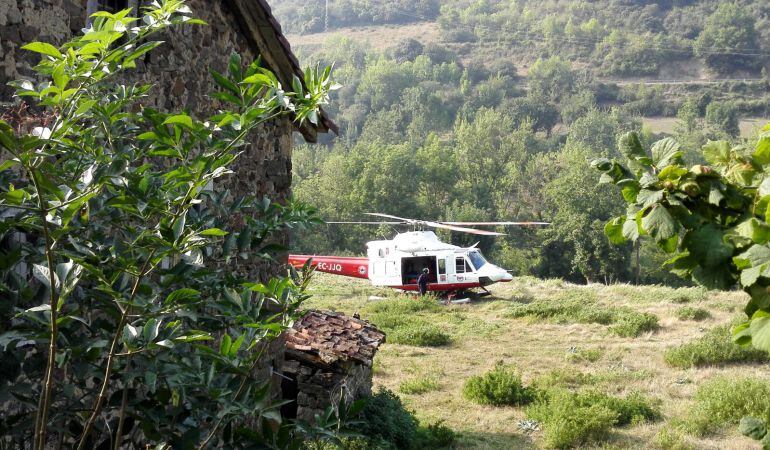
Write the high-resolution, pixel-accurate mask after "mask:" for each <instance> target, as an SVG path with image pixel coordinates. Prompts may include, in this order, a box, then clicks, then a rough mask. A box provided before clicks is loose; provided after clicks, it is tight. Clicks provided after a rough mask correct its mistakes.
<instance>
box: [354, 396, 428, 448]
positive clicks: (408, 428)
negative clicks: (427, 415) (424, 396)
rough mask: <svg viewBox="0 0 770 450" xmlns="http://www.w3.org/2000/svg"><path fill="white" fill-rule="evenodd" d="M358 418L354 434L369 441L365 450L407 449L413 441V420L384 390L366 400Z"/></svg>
mask: <svg viewBox="0 0 770 450" xmlns="http://www.w3.org/2000/svg"><path fill="white" fill-rule="evenodd" d="M360 418H361V420H362V422H361V424H360V425H359V426H358V427H357V428H356V432H357V433H359V434H361V435H363V436H366V437H367V438H368V439H369V440H370V443H371V444H373V445H372V446H371V447H369V448H372V447H373V448H393V449H408V448H412V445H413V443H414V442H415V438H416V437H417V431H418V425H419V423H418V421H417V419H416V418H415V417H414V415H412V413H411V412H410V411H408V410H407V409H406V408H405V407H404V405H403V403H401V399H400V398H398V396H397V395H396V394H394V393H393V392H392V391H390V390H388V389H385V388H380V389H379V390H378V391H377V393H376V394H374V395H373V396H371V397H370V398H369V399H368V400H367V402H366V404H365V405H364V407H363V409H362V410H361V414H360Z"/></svg>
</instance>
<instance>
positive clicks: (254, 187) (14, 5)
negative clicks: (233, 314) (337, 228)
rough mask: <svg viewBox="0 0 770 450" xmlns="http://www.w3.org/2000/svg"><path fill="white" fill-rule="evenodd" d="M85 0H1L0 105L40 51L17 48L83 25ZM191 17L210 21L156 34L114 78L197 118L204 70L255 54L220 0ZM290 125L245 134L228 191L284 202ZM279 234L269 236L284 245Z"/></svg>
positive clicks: (202, 106)
mask: <svg viewBox="0 0 770 450" xmlns="http://www.w3.org/2000/svg"><path fill="white" fill-rule="evenodd" d="M85 3H86V1H85V0H0V106H2V104H3V103H8V102H10V101H11V100H12V99H11V95H12V90H11V88H10V87H8V86H6V84H7V82H8V81H11V80H14V79H17V78H19V77H31V76H33V73H32V71H31V69H30V68H31V67H32V66H34V65H35V64H36V63H37V61H38V59H39V56H38V55H36V54H33V53H31V52H27V51H24V50H21V49H20V47H21V46H22V45H24V44H25V43H27V42H30V41H35V40H39V41H46V42H52V43H54V44H61V43H63V42H65V41H66V40H68V39H69V38H70V37H71V36H73V35H74V34H75V33H79V32H80V30H81V28H83V27H84V26H85V23H86V12H85ZM188 5H189V6H190V8H191V9H192V10H193V12H194V14H195V16H196V17H198V18H200V19H203V20H204V21H206V22H207V23H208V24H209V26H183V27H179V28H175V29H173V30H171V31H169V32H168V33H167V35H166V36H164V37H163V38H162V39H163V40H164V41H166V42H165V43H164V44H163V45H162V46H161V47H159V48H158V49H156V50H154V51H153V52H151V53H150V54H148V55H147V56H146V57H145V58H144V59H143V60H141V61H137V63H138V64H137V66H138V67H137V70H136V71H134V72H131V73H130V74H129V75H127V76H125V77H124V78H123V79H122V80H120V82H125V83H133V82H139V83H148V84H151V85H152V86H153V90H152V95H151V98H150V100H149V102H148V105H147V106H152V107H155V108H158V109H160V110H163V111H180V110H186V111H188V112H190V113H191V114H193V115H195V116H197V117H199V118H204V117H207V116H208V115H211V114H213V113H215V112H216V110H217V109H218V107H219V103H218V101H217V100H214V99H211V98H209V97H208V93H210V92H213V91H214V89H215V85H214V83H213V81H212V80H211V76H210V75H209V69H210V68H213V69H215V70H217V71H219V72H225V71H226V68H227V62H228V59H229V56H230V54H231V53H232V52H233V51H236V52H238V53H240V54H241V55H242V57H243V60H244V61H251V60H253V59H254V57H255V56H256V55H255V54H254V52H253V51H252V50H251V48H250V47H249V45H248V43H247V41H246V40H245V39H244V37H243V36H242V34H241V31H240V29H239V27H238V24H237V21H236V18H235V16H234V15H233V13H232V11H230V10H229V9H228V8H227V7H226V6H225V5H224V4H223V2H222V1H212V0H189V1H188ZM292 131H293V127H292V124H291V122H290V120H289V119H286V118H284V119H279V120H276V121H273V122H271V123H268V124H266V125H264V126H262V127H261V128H260V129H258V130H257V131H256V132H255V133H254V135H253V136H250V140H251V142H252V144H251V145H250V146H248V147H247V148H245V149H244V153H243V154H242V155H241V157H240V159H239V160H238V162H237V164H236V167H235V172H236V173H235V175H232V176H230V177H229V179H228V180H225V181H224V182H222V188H223V189H224V188H226V189H230V190H231V192H233V194H234V195H236V196H240V195H255V196H258V197H262V196H268V197H269V198H271V199H272V200H278V201H280V200H283V199H285V198H286V197H287V196H288V195H289V192H290V188H291V149H292ZM286 239H287V237H286V236H280V237H278V238H277V239H276V240H277V241H279V242H285V241H286ZM237 264H238V267H237V268H236V270H237V272H238V273H241V274H246V275H248V276H249V277H251V278H252V279H255V280H257V279H265V278H266V277H267V276H270V275H275V274H277V273H279V272H281V271H282V270H281V268H280V265H278V264H275V263H272V264H271V263H265V262H251V261H243V260H240V261H239V262H238V263H237Z"/></svg>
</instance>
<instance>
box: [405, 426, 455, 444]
mask: <svg viewBox="0 0 770 450" xmlns="http://www.w3.org/2000/svg"><path fill="white" fill-rule="evenodd" d="M456 439H457V433H455V432H454V431H453V430H452V429H451V428H449V427H448V426H446V425H444V423H443V422H442V421H439V422H437V423H433V424H430V425H428V426H426V427H423V426H421V427H420V428H419V430H417V441H416V442H415V445H414V447H413V448H415V449H433V450H437V449H443V448H450V447H452V444H454V442H455V440H456Z"/></svg>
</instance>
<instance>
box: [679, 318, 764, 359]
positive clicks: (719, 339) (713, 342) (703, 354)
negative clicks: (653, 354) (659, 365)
mask: <svg viewBox="0 0 770 450" xmlns="http://www.w3.org/2000/svg"><path fill="white" fill-rule="evenodd" d="M664 358H665V360H666V364H668V365H670V366H673V367H680V368H683V369H685V368H689V367H702V366H719V365H725V364H746V363H762V362H767V361H770V356H768V354H767V352H765V351H764V350H758V349H755V348H746V347H742V346H740V345H738V344H736V343H735V342H733V341H732V339H731V338H730V327H729V326H727V325H725V326H719V327H716V328H713V329H711V330H709V331H708V332H706V334H704V335H703V336H701V337H698V338H695V339H693V340H692V341H690V342H685V343H684V344H681V345H678V346H675V347H671V348H669V349H668V350H666V353H665V356H664Z"/></svg>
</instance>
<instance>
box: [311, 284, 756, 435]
mask: <svg viewBox="0 0 770 450" xmlns="http://www.w3.org/2000/svg"><path fill="white" fill-rule="evenodd" d="M312 292H313V294H314V297H313V299H312V300H311V302H310V304H309V306H310V307H316V308H326V309H335V310H340V311H344V312H347V313H354V312H358V313H359V314H361V316H362V318H364V319H368V320H371V321H372V322H373V323H375V324H377V325H379V326H380V327H382V328H384V329H385V330H386V331H388V343H387V344H385V345H384V346H383V347H382V348H381V350H380V352H379V353H378V355H377V357H376V360H375V379H374V381H375V384H376V385H377V386H384V387H387V388H389V389H391V390H393V391H394V392H396V393H398V394H399V396H400V397H401V398H402V399H403V400H404V401H405V402H406V405H407V406H408V407H409V408H411V409H414V410H415V411H416V413H417V415H418V417H420V418H421V420H422V421H424V422H426V423H434V422H437V421H444V423H445V424H446V425H448V426H450V427H451V428H452V429H453V430H455V431H456V432H458V433H459V437H458V440H457V445H456V448H468V449H508V448H540V447H544V446H546V444H547V443H549V442H551V441H549V439H553V436H552V434H553V433H555V432H556V431H555V430H557V429H558V430H561V429H560V428H558V425H553V424H552V425H551V426H550V427H549V424H548V423H544V422H543V421H542V420H541V421H535V422H533V421H532V420H533V419H532V418H531V416H533V415H536V414H537V411H536V410H535V408H534V407H532V405H531V404H530V405H529V406H518V407H515V406H500V407H496V406H484V405H479V404H477V403H475V402H474V401H472V400H469V399H468V398H466V397H465V396H464V395H463V394H462V391H463V387H464V385H465V383H466V382H467V380H468V379H469V378H471V377H473V376H476V375H482V374H484V373H485V372H487V371H488V370H490V369H492V368H493V367H495V365H496V364H498V363H499V362H502V363H503V364H505V365H510V366H511V367H514V368H515V370H516V371H517V372H518V373H519V374H520V376H521V378H522V381H523V384H524V385H525V386H530V387H538V388H539V389H546V390H547V389H556V390H558V389H562V388H563V389H567V390H568V391H570V392H577V393H581V392H583V393H585V392H591V393H592V394H590V395H593V396H597V395H599V394H602V395H603V394H608V395H610V396H613V397H617V398H637V397H634V395H637V396H640V398H644V399H646V400H645V401H646V402H647V403H649V405H651V406H652V407H653V408H658V409H659V412H660V418H659V419H653V420H649V421H643V420H640V419H639V420H637V422H638V423H632V424H629V425H623V426H613V427H611V428H610V429H609V431H608V432H607V433H606V434H604V435H602V436H601V437H599V438H596V439H593V440H591V441H589V442H587V443H586V444H585V445H586V446H587V447H589V448H623V449H625V448H639V449H640V448H661V449H664V448H665V449H667V448H682V449H684V448H722V449H748V448H754V447H755V444H754V443H753V442H752V441H750V440H748V439H746V438H744V437H742V436H739V435H738V433H737V427H736V425H735V423H736V422H735V420H733V419H730V418H727V419H724V418H723V417H722V416H720V418H718V420H717V419H713V417H715V416H717V415H718V414H717V413H718V412H719V411H722V410H723V409H727V408H728V407H727V406H726V405H725V404H723V403H720V402H719V401H715V400H714V399H713V398H712V397H714V393H713V392H712V391H714V390H717V391H719V389H721V391H719V392H717V394H718V395H716V397H719V396H721V397H719V398H728V397H730V394H729V393H728V394H726V393H725V392H724V387H723V386H724V383H725V381H724V379H723V378H722V377H726V379H727V380H732V383H733V384H732V385H730V386H731V387H730V388H729V389H730V390H735V391H738V390H740V389H741V387H742V386H744V385H745V386H746V388H747V389H750V388H752V386H753V385H751V381H746V380H742V378H743V377H746V376H749V377H754V378H756V379H758V380H760V382H763V381H761V380H767V379H768V377H770V366H768V364H767V363H751V362H744V363H731V362H725V361H723V362H722V363H718V362H716V361H718V359H719V355H721V356H722V357H725V355H732V356H729V357H725V358H726V359H730V358H732V359H739V358H738V357H737V356H736V354H734V353H730V352H729V351H727V350H726V349H728V348H729V347H731V344H730V343H729V338H728V337H727V336H726V334H725V335H718V336H717V337H716V338H711V337H710V336H715V334H714V332H713V331H712V330H714V329H717V330H719V327H720V326H721V325H724V324H729V323H730V322H731V320H732V319H733V318H734V317H736V316H737V315H738V314H740V311H739V309H740V306H741V305H742V304H744V303H745V298H744V297H743V294H741V293H706V292H704V291H702V290H700V289H696V288H683V289H671V288H665V287H660V286H639V287H633V286H628V285H622V284H621V285H613V286H599V285H590V286H576V285H571V284H569V283H565V282H562V281H557V280H545V281H540V280H536V279H532V278H518V279H516V280H514V282H512V283H508V284H504V285H496V286H494V287H493V293H494V295H493V297H491V298H488V299H486V300H483V301H478V302H473V303H470V304H465V305H453V306H438V305H437V304H431V303H427V304H426V303H420V302H419V301H418V300H416V299H414V298H410V297H403V296H399V295H397V294H395V293H394V292H391V291H388V290H383V289H378V288H373V287H371V286H370V285H369V284H368V283H367V282H365V281H358V280H346V279H343V278H338V277H334V276H331V275H324V274H319V275H318V277H317V279H316V280H315V281H314V284H313V288H312ZM371 296H375V297H380V298H379V299H370V297H371ZM375 297H372V298H375ZM580 305H590V314H588V313H587V311H582V312H581V310H580ZM546 309H547V310H549V311H550V312H549V313H548V314H545V315H550V318H544V317H543V315H544V314H543V311H545V310H546ZM607 311H615V312H616V313H617V312H618V311H621V312H622V313H621V314H622V315H623V314H628V315H630V316H634V315H635V314H641V315H644V314H646V315H652V316H654V317H655V318H657V323H658V328H657V329H654V330H644V329H642V330H641V331H639V333H638V335H637V336H627V337H621V336H619V335H618V333H617V332H615V331H613V330H614V328H613V327H617V326H618V323H624V322H623V320H625V319H622V320H620V322H616V323H614V324H613V323H608V324H602V323H591V322H595V321H597V320H599V319H596V317H595V316H597V315H602V314H603V313H606V312H607ZM538 316H540V317H538ZM589 316H590V317H589ZM630 316H624V317H630ZM634 317H636V316H634ZM599 321H600V322H604V320H599ZM629 323H630V322H629ZM431 327H432V328H434V329H436V330H440V331H441V332H442V333H444V334H446V336H448V338H449V343H448V344H446V345H439V346H430V345H431V344H434V343H436V342H434V341H430V340H429V341H427V342H423V341H410V340H409V339H405V338H404V336H406V335H408V333H405V330H408V329H412V328H418V329H430V328H431ZM709 339H710V340H709ZM394 341H397V342H402V343H394ZM404 342H405V343H404ZM442 342H443V341H442ZM693 342H695V343H696V345H700V346H701V348H700V349H699V350H695V351H694V350H692V348H690V347H684V350H683V349H682V348H679V347H680V346H681V345H682V344H688V343H689V344H690V346H691V347H692V344H691V343H693ZM415 344H419V345H415ZM671 348H675V349H677V350H670V349H671ZM677 352H679V353H677ZM693 352H695V353H698V352H700V353H699V354H704V355H707V356H706V357H705V359H706V360H708V361H714V362H713V365H711V364H708V363H703V361H700V360H699V361H700V362H699V363H698V364H700V366H696V367H689V365H690V364H691V362H692V361H695V360H687V359H686V357H685V355H686V356H692V354H694V353H693ZM764 358H767V357H766V355H765V357H764ZM747 359H749V360H751V359H752V358H747ZM696 362H697V361H696ZM720 383H721V384H720ZM581 395H582V394H581ZM629 395H631V397H628V396H629ZM704 399H705V400H704ZM573 413H574V414H577V412H573ZM704 415H708V417H704ZM710 418H711V419H710ZM549 433H550V434H549Z"/></svg>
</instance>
